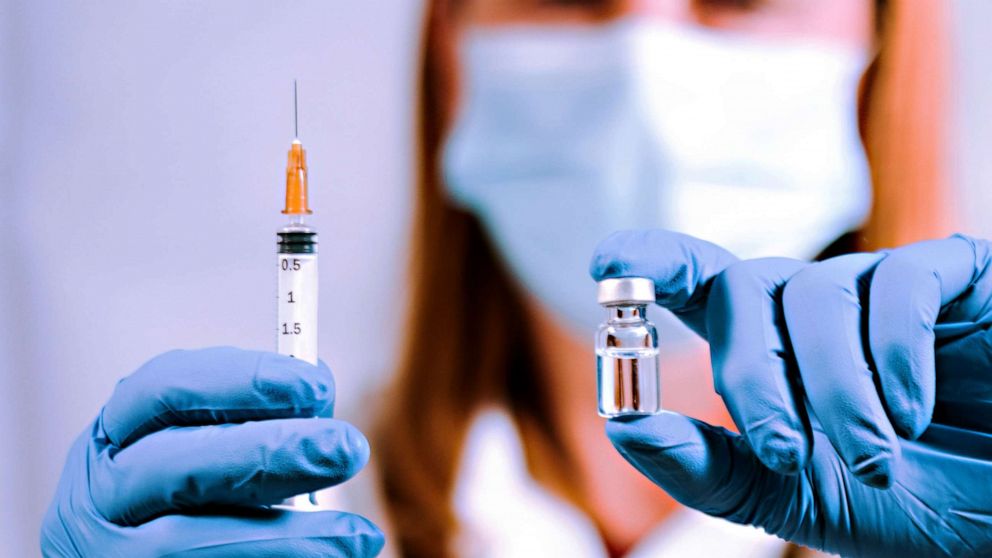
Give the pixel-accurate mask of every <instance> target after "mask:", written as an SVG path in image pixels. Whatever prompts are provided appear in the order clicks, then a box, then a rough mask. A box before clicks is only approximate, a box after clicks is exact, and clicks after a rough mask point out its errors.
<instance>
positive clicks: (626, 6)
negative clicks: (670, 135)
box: [453, 0, 875, 45]
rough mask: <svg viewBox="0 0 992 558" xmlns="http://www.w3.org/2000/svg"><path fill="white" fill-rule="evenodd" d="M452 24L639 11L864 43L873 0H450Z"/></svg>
mask: <svg viewBox="0 0 992 558" xmlns="http://www.w3.org/2000/svg"><path fill="white" fill-rule="evenodd" d="M453 1H454V3H455V5H454V6H453V7H454V8H455V15H456V17H455V21H456V24H457V25H461V26H464V25H485V26H499V25H514V24H539V25H556V24H561V25H575V24H580V25H597V24H602V23H607V22H610V21H612V20H615V19H618V18H621V17H643V18H649V19H656V20H660V21H667V22H671V23H676V24H684V25H697V26H703V27H708V28H711V29H715V30H726V31H727V32H735V33H744V34H753V35H760V36H766V37H774V36H802V37H807V38H817V39H829V40H837V41H840V42H844V43H848V44H852V45H867V44H868V43H870V41H871V38H872V31H873V29H874V18H875V2H874V1H873V0H831V1H829V2H828V1H823V0H453Z"/></svg>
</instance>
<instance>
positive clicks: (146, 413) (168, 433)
mask: <svg viewBox="0 0 992 558" xmlns="http://www.w3.org/2000/svg"><path fill="white" fill-rule="evenodd" d="M333 405H334V382H333V379H332V377H331V373H330V371H329V370H328V369H327V367H326V366H325V365H324V364H321V365H320V366H319V367H317V366H312V365H310V364H308V363H306V362H303V361H301V360H297V359H294V358H290V357H285V356H280V355H276V354H272V353H264V352H255V351H244V350H239V349H234V348H214V349H204V350H198V351H172V352H169V353H165V354H163V355H160V356H158V357H156V358H154V359H153V360H151V361H150V362H148V363H147V364H145V365H144V366H142V367H141V368H140V369H139V370H138V371H137V372H135V373H134V374H132V375H131V376H129V377H127V378H125V379H123V380H121V382H120V383H119V384H118V385H117V388H116V389H115V390H114V394H113V396H112V397H111V398H110V401H108V402H107V404H106V406H104V408H103V411H102V412H101V413H100V417H99V418H98V419H97V420H96V421H95V422H94V423H93V424H92V425H91V426H90V427H89V428H88V429H87V430H86V431H85V432H83V434H82V435H81V436H80V437H79V439H78V440H77V441H76V442H75V444H74V445H73V446H72V449H71V450H70V451H69V457H68V460H67V462H66V465H65V469H64V471H63V472H62V479H61V480H60V481H59V486H58V489H57V490H56V493H55V498H54V500H53V501H52V504H51V506H50V507H49V509H48V513H47V514H46V516H45V520H44V523H43V524H42V529H41V549H42V553H43V554H44V555H45V556H46V557H55V556H59V557H90V556H101V557H127V558H134V557H145V556H202V557H209V558H219V557H241V558H245V557H247V558H251V557H263V556H264V557H269V556H340V557H344V556H348V557H351V556H360V557H364V556H374V555H376V554H377V553H378V552H379V550H380V549H381V548H382V546H383V536H382V533H381V532H380V531H379V529H378V528H376V526H375V525H373V524H372V523H370V522H369V521H368V520H366V519H365V518H362V517H360V516H357V515H352V514H348V513H342V512H332V511H327V512H293V511H284V510H275V509H269V508H266V507H264V506H265V505H268V504H276V503H278V502H280V501H281V500H282V499H284V498H286V497H289V496H292V495H294V494H301V493H305V492H310V491H314V490H318V489H321V488H325V487H327V486H330V485H333V484H337V483H340V482H343V481H345V480H347V479H348V478H350V477H351V476H353V475H354V474H355V473H357V472H358V471H359V470H360V469H361V468H362V467H363V466H364V465H365V463H366V462H367V461H368V458H369V446H368V442H367V441H366V440H365V437H364V436H363V435H362V434H361V432H359V431H358V430H357V429H355V428H354V427H353V426H351V425H349V424H347V423H345V422H342V421H339V420H334V419H331V418H327V417H330V416H331V413H332V410H333ZM314 416H317V417H323V418H300V417H314Z"/></svg>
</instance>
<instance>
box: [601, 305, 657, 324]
mask: <svg viewBox="0 0 992 558" xmlns="http://www.w3.org/2000/svg"><path fill="white" fill-rule="evenodd" d="M647 308H648V307H647V304H632V305H622V306H609V307H607V308H606V311H607V312H608V313H609V319H610V320H611V321H615V322H635V321H639V320H644V319H646V315H647V314H646V312H647Z"/></svg>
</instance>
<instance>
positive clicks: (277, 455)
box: [90, 419, 369, 525]
mask: <svg viewBox="0 0 992 558" xmlns="http://www.w3.org/2000/svg"><path fill="white" fill-rule="evenodd" d="M94 451H97V450H94ZM368 458H369V445H368V441H367V440H366V439H365V437H364V436H363V435H362V433H361V432H359V431H358V430H357V429H356V428H355V427H353V426H351V425H349V424H348V423H345V422H342V421H339V420H334V419H277V420H265V421H260V422H248V423H244V424H225V425H218V426H199V427H185V428H173V429H169V430H164V431H161V432H156V433H154V434H150V435H148V436H145V437H144V438H142V439H141V440H139V441H138V442H135V443H134V444H133V445H132V446H130V447H128V448H127V449H124V450H117V449H116V448H113V447H109V448H104V449H103V450H102V451H100V453H99V455H96V456H93V457H91V459H92V460H93V461H94V462H95V465H94V467H93V470H92V472H91V478H90V488H91V492H92V493H93V500H94V504H95V505H96V507H97V509H98V510H99V511H100V512H101V513H102V514H103V515H104V517H106V518H107V519H108V520H110V521H113V522H115V523H119V524H124V525H136V524H139V523H141V522H142V521H145V520H147V519H149V518H151V517H155V516H158V515H161V514H163V513H169V512H173V511H176V510H188V509H195V508H198V507H201V506H206V505H216V504H222V505H223V504H235V505H266V504H275V503H278V502H280V501H282V500H283V499H285V498H288V497H289V496H292V495H294V494H302V493H306V492H313V491H316V490H319V489H321V488H326V487H328V486H331V485H334V484H338V483H341V482H343V481H345V480H347V479H348V478H350V477H351V476H353V475H354V474H355V473H357V472H358V471H359V470H360V469H361V468H362V467H364V466H365V464H366V463H367V462H368Z"/></svg>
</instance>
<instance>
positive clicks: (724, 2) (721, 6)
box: [693, 0, 764, 10]
mask: <svg viewBox="0 0 992 558" xmlns="http://www.w3.org/2000/svg"><path fill="white" fill-rule="evenodd" d="M763 3H764V1H763V0H695V1H694V2H693V4H695V8H696V9H711V10H754V9H757V8H759V7H760V6H761V4H763Z"/></svg>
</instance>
